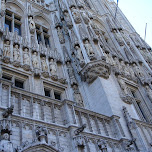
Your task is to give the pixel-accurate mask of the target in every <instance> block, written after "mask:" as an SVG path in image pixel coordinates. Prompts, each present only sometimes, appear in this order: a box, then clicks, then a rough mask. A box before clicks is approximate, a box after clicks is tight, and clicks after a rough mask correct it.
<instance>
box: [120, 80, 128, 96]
mask: <svg viewBox="0 0 152 152" xmlns="http://www.w3.org/2000/svg"><path fill="white" fill-rule="evenodd" d="M118 82H119V85H120V87H121V89H122V90H123V93H124V95H129V92H128V88H127V86H126V83H125V82H124V81H123V80H122V79H120V78H118Z"/></svg>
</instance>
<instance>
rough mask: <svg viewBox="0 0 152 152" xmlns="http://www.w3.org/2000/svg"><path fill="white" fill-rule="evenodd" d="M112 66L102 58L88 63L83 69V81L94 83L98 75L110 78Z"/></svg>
mask: <svg viewBox="0 0 152 152" xmlns="http://www.w3.org/2000/svg"><path fill="white" fill-rule="evenodd" d="M110 72H111V69H110V66H109V65H108V64H107V63H106V62H105V61H102V60H98V61H96V62H90V63H88V64H87V65H86V66H85V67H84V68H83V69H82V71H81V77H82V80H83V81H87V83H92V82H93V81H94V80H96V79H97V78H98V77H103V78H105V79H108V78H109V76H110Z"/></svg>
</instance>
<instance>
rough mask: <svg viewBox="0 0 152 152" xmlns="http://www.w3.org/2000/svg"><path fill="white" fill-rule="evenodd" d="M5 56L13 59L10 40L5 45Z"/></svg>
mask: <svg viewBox="0 0 152 152" xmlns="http://www.w3.org/2000/svg"><path fill="white" fill-rule="evenodd" d="M3 56H5V57H11V50H10V41H9V40H7V41H6V43H5V44H4V52H3Z"/></svg>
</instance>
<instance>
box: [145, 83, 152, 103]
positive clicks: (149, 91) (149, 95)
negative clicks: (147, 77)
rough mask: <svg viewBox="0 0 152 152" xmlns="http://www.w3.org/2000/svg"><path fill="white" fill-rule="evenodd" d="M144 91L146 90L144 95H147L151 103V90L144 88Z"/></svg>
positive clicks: (147, 87)
mask: <svg viewBox="0 0 152 152" xmlns="http://www.w3.org/2000/svg"><path fill="white" fill-rule="evenodd" d="M145 89H146V93H147V96H148V98H149V99H150V101H151V102H152V89H151V88H150V87H149V86H146V87H145Z"/></svg>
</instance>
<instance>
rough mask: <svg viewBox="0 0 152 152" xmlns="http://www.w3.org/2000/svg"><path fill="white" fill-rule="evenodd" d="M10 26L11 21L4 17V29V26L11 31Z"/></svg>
mask: <svg viewBox="0 0 152 152" xmlns="http://www.w3.org/2000/svg"><path fill="white" fill-rule="evenodd" d="M11 27H12V22H11V21H9V20H7V19H6V20H5V30H6V28H8V29H9V31H10V32H11V31H12V29H11Z"/></svg>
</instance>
